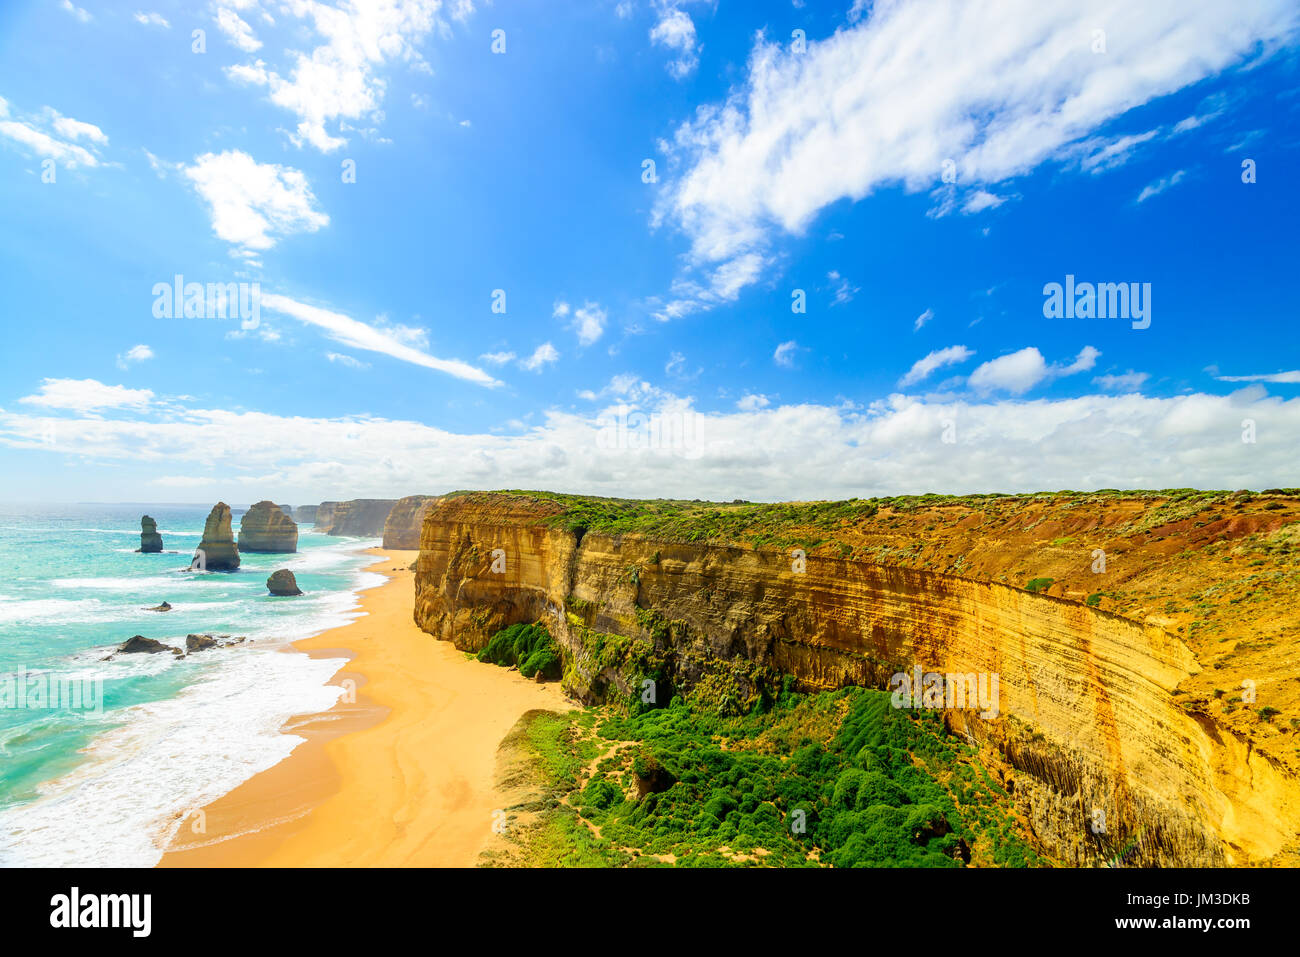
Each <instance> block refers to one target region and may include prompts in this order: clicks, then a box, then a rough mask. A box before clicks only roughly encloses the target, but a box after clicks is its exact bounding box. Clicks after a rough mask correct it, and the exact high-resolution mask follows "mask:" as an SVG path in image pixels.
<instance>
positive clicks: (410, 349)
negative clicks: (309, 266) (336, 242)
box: [261, 293, 501, 386]
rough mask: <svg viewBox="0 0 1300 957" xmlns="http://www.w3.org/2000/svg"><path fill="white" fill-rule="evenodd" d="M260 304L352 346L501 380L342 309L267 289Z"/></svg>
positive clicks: (464, 375)
mask: <svg viewBox="0 0 1300 957" xmlns="http://www.w3.org/2000/svg"><path fill="white" fill-rule="evenodd" d="M261 305H262V308H263V309H270V310H271V311H272V312H278V313H281V314H282V315H286V316H290V317H292V318H294V319H297V320H298V321H299V322H305V323H307V324H308V325H311V326H316V327H317V328H319V329H324V330H325V332H326V334H327V335H328V336H329V337H330V338H331V339H333V340H334V341H335V342H341V343H342V344H343V345H345V346H349V347H351V348H353V349H364V350H365V351H367V352H379V353H382V354H383V355H386V356H391V357H392V358H394V359H398V360H400V361H402V362H410V363H412V364H413V365H417V366H423V367H424V368H426V369H434V370H436V371H438V372H445V373H447V375H450V376H455V377H456V378H458V379H464V380H465V381H467V382H473V383H474V384H475V385H484V386H497V385H500V384H501V383H500V382H498V381H497V380H496V379H494V378H492V376H490V375H488V374H487V373H486V372H484V371H483V370H482V369H478V368H475V367H474V366H472V365H470V364H469V363H467V362H461V361H460V360H459V359H440V358H438V357H437V356H431V355H429V354H428V353H427V352H424V351H422V350H420V349H417V348H415V347H414V346H411V345H410V344H408V343H407V342H403V341H402V340H401V338H399V337H397V336H395V335H394V334H393V333H392V331H391V330H390V329H384V328H376V327H375V326H368V325H366V324H365V323H364V322H360V321H359V320H356V319H353V318H351V317H350V316H345V315H343V314H342V313H338V312H331V311H330V310H328V309H322V308H320V307H319V306H309V305H307V304H306V303H301V302H297V301H295V300H293V299H290V298H288V297H287V296H280V295H275V294H267V293H263V294H262V298H261Z"/></svg>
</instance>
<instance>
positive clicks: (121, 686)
mask: <svg viewBox="0 0 1300 957" xmlns="http://www.w3.org/2000/svg"><path fill="white" fill-rule="evenodd" d="M146 512H147V513H148V514H150V515H152V516H153V517H154V518H155V519H156V520H157V522H158V530H159V532H160V533H161V534H162V537H163V547H164V549H165V551H164V552H163V553H162V554H153V555H144V554H137V553H136V552H135V551H134V550H135V549H136V548H138V547H139V545H140V516H141V514H144V513H146ZM207 513H208V508H207V507H202V508H200V507H187V506H143V507H142V506H119V505H105V506H91V505H78V506H49V507H40V506H22V507H18V506H3V505H0V865H10V866H12V865H24V864H49V865H61V864H63V865H70V864H91V865H96V864H104V865H130V866H146V865H150V864H153V863H156V861H157V859H158V857H159V856H160V855H161V852H162V848H163V847H164V846H165V845H166V843H167V841H168V840H169V839H170V837H171V835H172V834H173V833H174V832H175V830H176V828H177V827H178V826H179V825H180V823H181V821H182V820H183V819H184V818H185V816H186V815H187V814H190V813H192V812H193V811H194V810H195V809H197V808H199V807H201V806H202V805H204V804H206V803H208V802H210V801H211V800H213V799H215V798H216V797H219V796H220V795H221V794H224V793H226V792H227V791H229V790H231V789H232V788H234V787H236V786H237V785H238V784H239V783H240V782H242V781H243V780H246V779H247V778H248V777H251V776H252V775H253V774H256V773H257V772H258V771H261V770H263V769H264V768H267V767H270V766H272V765H273V764H275V763H277V762H278V761H280V760H282V759H283V758H284V757H285V756H286V755H287V754H288V753H289V752H290V751H291V750H292V749H293V747H294V746H295V745H296V744H298V743H300V741H301V739H300V738H296V737H294V736H293V735H286V734H282V733H280V728H281V726H282V725H283V724H284V722H285V720H286V719H288V718H289V717H291V716H292V715H295V714H302V713H305V712H311V711H321V710H326V709H328V708H330V707H331V706H332V705H333V704H334V703H335V702H336V701H337V699H338V696H339V694H340V689H339V688H337V687H336V686H332V685H326V683H325V682H327V681H328V680H329V679H330V678H331V677H332V676H333V675H334V673H335V672H336V671H337V670H338V668H339V667H340V666H341V665H342V664H343V662H342V661H341V660H337V659H330V660H316V661H313V660H311V659H309V658H308V657H307V656H306V655H303V654H300V653H296V652H294V653H288V654H286V653H284V648H285V646H286V645H287V643H288V642H289V641H293V640H297V639H300V638H305V637H308V636H310V635H313V634H318V633H320V632H322V631H324V630H326V629H328V628H333V627H336V626H338V625H340V624H344V623H345V622H347V621H349V620H352V619H353V618H355V617H356V616H357V614H358V611H357V607H358V602H357V593H358V591H359V590H360V589H362V588H365V587H371V586H373V585H376V584H378V583H380V582H381V581H382V580H383V579H382V578H381V577H380V576H378V575H374V574H372V573H366V572H363V571H362V569H363V568H364V567H365V566H367V565H369V564H372V563H373V562H374V559H373V558H372V557H370V556H366V555H362V554H360V550H361V549H362V548H364V547H366V546H370V545H376V544H378V542H377V541H375V540H364V539H352V538H334V537H329V536H325V535H321V534H317V533H314V532H311V531H310V530H309V529H310V526H302V527H300V528H299V538H298V552H297V553H296V554H292V555H254V554H245V555H243V556H242V563H241V565H240V568H239V570H238V571H237V572H233V573H221V572H211V573H207V574H199V573H195V572H191V571H189V568H188V566H189V561H190V558H191V556H192V555H193V553H194V549H195V548H196V547H197V546H198V542H199V539H200V537H201V534H202V531H203V521H204V519H205V518H206V516H207ZM235 522H236V528H237V526H238V516H236V519H235ZM277 568H288V569H290V570H291V571H292V572H293V573H294V575H295V576H296V578H297V580H298V586H299V587H300V588H301V589H302V590H303V592H304V593H305V594H304V595H302V596H299V597H294V598H276V597H272V596H270V595H268V594H267V591H266V578H267V576H268V575H270V573H271V572H272V571H273V570H275V569H277ZM163 601H166V602H168V603H170V604H171V606H172V609H173V610H172V611H170V612H165V613H159V612H151V611H147V610H146V609H147V608H149V607H151V606H154V605H158V604H159V603H161V602H163ZM192 632H194V633H199V632H206V633H213V634H230V635H234V636H246V637H247V638H248V639H249V640H248V641H247V642H245V643H243V644H240V645H237V646H233V647H229V648H220V649H214V650H212V651H208V652H203V653H199V654H195V655H192V656H188V657H185V658H176V657H174V656H172V655H170V654H166V653H163V654H153V655H149V654H143V655H122V656H118V657H116V658H114V659H112V660H107V661H106V660H105V658H106V657H107V656H108V655H109V654H111V653H112V652H113V651H114V650H115V646H116V645H119V644H120V643H121V642H123V641H125V640H126V639H128V638H130V637H131V636H132V635H137V634H139V635H144V636H146V637H148V638H155V639H158V640H159V641H162V642H163V643H164V644H168V645H172V646H179V647H182V648H183V647H184V644H185V635H186V634H188V633H192ZM20 688H21V690H19V689H20ZM68 691H75V693H76V697H74V698H73V699H72V700H70V701H69V700H66V693H67V692H68ZM60 692H61V693H63V694H64V695H65V700H58V701H55V700H52V699H53V698H54V696H55V695H56V693H60ZM42 693H44V695H45V697H44V698H42V697H41V694H42Z"/></svg>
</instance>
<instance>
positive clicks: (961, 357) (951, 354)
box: [898, 309, 975, 389]
mask: <svg viewBox="0 0 1300 957" xmlns="http://www.w3.org/2000/svg"><path fill="white" fill-rule="evenodd" d="M926 311H927V312H928V311H929V310H928V309H927V310H926ZM918 328H920V327H919V326H918ZM974 354H975V352H974V351H973V350H971V349H967V348H966V347H965V346H949V347H948V348H946V349H936V350H935V351H934V352H931V353H930V354H929V355H927V356H924V357H922V358H920V359H917V360H916V361H915V362H914V363H912V368H910V369H908V370H907V374H906V375H904V376H903V378H901V379H899V380H898V386H899V388H900V389H906V388H907V387H908V386H910V385H916V383H918V382H921V381H922V380H924V379H926V378H928V377H929V375H930V373H932V372H934V371H935V370H936V369H942V368H943V367H944V366H950V365H956V364H957V363H958V362H965V361H966V360H967V359H969V358H970V357H971V356H973V355H974Z"/></svg>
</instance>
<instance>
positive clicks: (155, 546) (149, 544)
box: [136, 515, 163, 552]
mask: <svg viewBox="0 0 1300 957" xmlns="http://www.w3.org/2000/svg"><path fill="white" fill-rule="evenodd" d="M162 550H163V540H162V536H161V535H159V534H158V523H157V522H155V521H154V520H153V519H152V518H150V517H149V516H148V515H142V516H141V517H140V547H139V548H138V549H136V551H139V552H161V551H162Z"/></svg>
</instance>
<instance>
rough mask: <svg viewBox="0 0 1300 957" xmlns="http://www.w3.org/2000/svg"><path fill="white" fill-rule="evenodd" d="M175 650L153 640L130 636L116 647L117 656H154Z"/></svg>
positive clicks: (140, 636) (142, 636)
mask: <svg viewBox="0 0 1300 957" xmlns="http://www.w3.org/2000/svg"><path fill="white" fill-rule="evenodd" d="M175 650H176V649H175V648H172V647H170V646H168V645H164V644H163V643H162V642H161V641H157V640H155V639H153V638H146V637H144V635H132V636H131V637H130V638H128V639H127V640H126V641H124V642H123V643H122V644H121V645H120V646H118V649H117V653H118V654H119V655H156V654H158V653H159V652H162V651H175Z"/></svg>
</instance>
